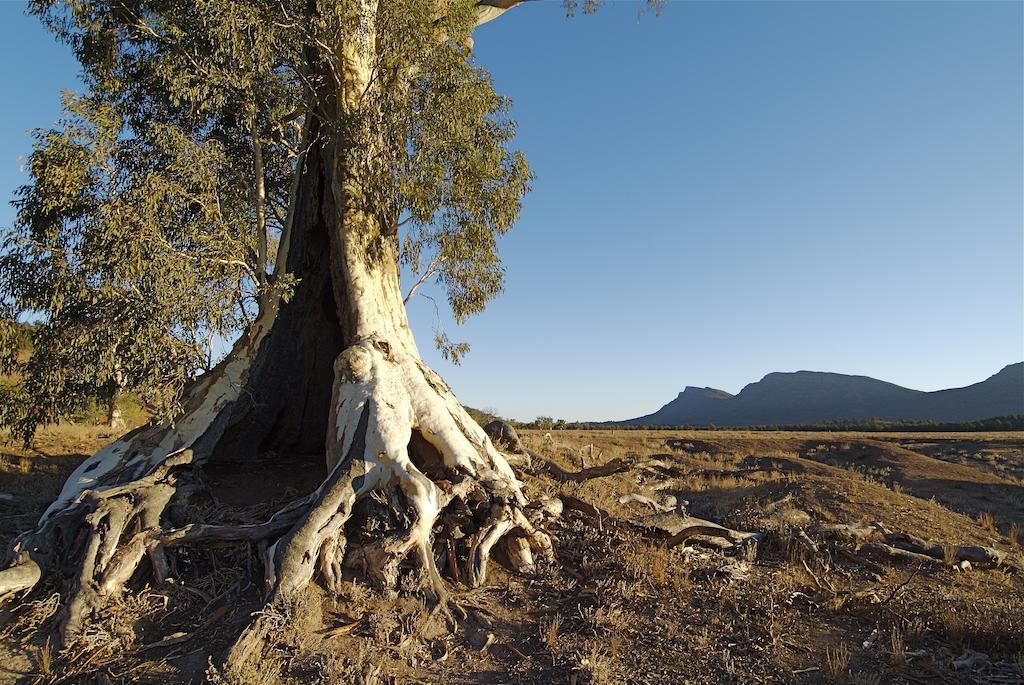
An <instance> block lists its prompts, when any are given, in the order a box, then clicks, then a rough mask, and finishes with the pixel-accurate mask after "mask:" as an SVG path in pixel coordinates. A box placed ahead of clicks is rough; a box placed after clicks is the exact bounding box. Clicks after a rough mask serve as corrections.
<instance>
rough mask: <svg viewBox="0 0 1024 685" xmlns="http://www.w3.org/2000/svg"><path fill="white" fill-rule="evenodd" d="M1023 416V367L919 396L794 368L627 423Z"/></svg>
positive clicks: (685, 396)
mask: <svg viewBox="0 0 1024 685" xmlns="http://www.w3.org/2000/svg"><path fill="white" fill-rule="evenodd" d="M1016 414H1024V362H1019V363H1017V364H1010V365H1009V366H1007V367H1006V368H1004V369H1003V370H1002V371H1000V372H999V373H997V374H995V375H994V376H991V377H990V378H988V379H986V380H984V381H981V382H980V383H975V384H974V385H968V386H967V387H964V388H952V389H949V390H937V391H935V392H923V391H921V390H911V389H910V388H904V387H901V386H899V385H895V384H893V383H887V382H885V381H880V380H877V379H875V378H869V377H867V376H848V375H845V374H841V373H824V372H820V371H796V372H793V373H770V374H768V375H767V376H765V377H764V378H762V379H761V380H759V381H758V382H756V383H751V384H749V385H747V386H746V387H744V388H743V390H741V391H740V392H739V394H737V395H730V394H729V393H727V392H725V391H724V390H716V389H714V388H695V387H692V386H688V387H687V388H686V389H685V390H683V392H681V393H679V395H678V396H677V397H676V398H675V399H674V400H672V401H671V402H669V403H668V404H666V405H665V406H664V407H662V408H661V409H659V410H658V411H656V412H654V413H653V414H648V415H647V416H641V417H638V418H635V419H628V420H626V421H617V422H615V423H618V424H622V425H630V426H644V425H647V426H707V425H715V426H766V425H800V424H815V423H823V422H826V421H837V420H858V419H875V418H877V419H883V420H887V421H901V420H913V421H938V422H954V421H976V420H979V419H987V418H991V417H994V416H1009V415H1016Z"/></svg>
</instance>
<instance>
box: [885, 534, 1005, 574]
mask: <svg viewBox="0 0 1024 685" xmlns="http://www.w3.org/2000/svg"><path fill="white" fill-rule="evenodd" d="M885 541H886V542H887V543H888V544H890V545H892V546H893V547H899V548H900V549H905V550H907V551H908V552H914V553H916V554H924V555H925V556H929V557H932V558H934V559H943V560H944V559H945V558H946V546H945V545H941V544H939V543H937V542H928V541H927V540H922V539H921V538H919V537H915V536H913V535H909V534H907V533H890V534H888V535H886V536H885ZM951 552H952V557H953V558H954V559H955V560H956V561H969V562H971V563H972V564H981V565H985V566H1000V565H1002V564H1004V563H1005V555H1004V554H1003V553H1002V552H1000V551H999V550H997V549H992V548H991V547H981V546H976V545H957V546H953V547H952V548H951Z"/></svg>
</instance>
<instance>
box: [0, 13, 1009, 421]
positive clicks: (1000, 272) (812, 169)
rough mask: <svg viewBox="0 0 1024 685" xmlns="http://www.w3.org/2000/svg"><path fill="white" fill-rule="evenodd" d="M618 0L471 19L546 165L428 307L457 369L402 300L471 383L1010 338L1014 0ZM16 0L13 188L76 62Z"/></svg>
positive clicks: (866, 363) (665, 371) (1, 211)
mask: <svg viewBox="0 0 1024 685" xmlns="http://www.w3.org/2000/svg"><path fill="white" fill-rule="evenodd" d="M637 7H638V5H637V4H636V3H632V2H619V3H608V4H606V6H605V8H604V9H603V10H602V11H601V12H599V13H598V14H597V15H595V16H588V17H576V18H574V19H572V20H571V21H566V20H565V19H564V18H563V13H562V11H561V9H560V6H559V3H558V2H536V3H529V4H528V5H526V6H524V7H521V8H518V9H516V10H514V11H511V12H508V13H506V15H505V16H504V17H502V18H501V19H499V20H498V21H495V22H493V23H492V24H489V25H486V26H484V27H482V28H481V29H480V30H478V32H477V35H476V54H477V57H478V59H479V60H480V62H481V63H482V64H483V65H484V66H486V67H487V68H488V69H490V70H491V72H492V73H493V75H494V80H495V83H496V86H497V89H498V90H499V92H502V93H504V94H506V95H509V96H510V97H512V98H513V100H514V101H515V108H514V114H515V117H516V119H517V120H518V122H519V136H518V139H517V141H518V142H517V144H518V146H519V147H520V148H521V149H522V150H524V151H525V152H526V154H527V156H528V157H529V159H530V162H531V165H532V166H533V168H534V170H535V172H536V173H537V180H536V183H535V189H534V191H533V192H532V193H531V194H530V195H529V196H528V197H527V198H526V201H525V206H524V211H523V215H522V218H521V221H520V222H519V224H518V225H517V226H516V228H515V229H514V230H513V231H512V232H511V233H510V234H509V235H508V237H507V238H506V239H505V240H504V241H503V245H502V248H503V255H504V258H505V261H506V265H507V268H508V279H507V283H506V292H505V294H503V295H502V296H501V297H500V298H499V299H497V300H496V301H494V302H493V303H492V304H491V305H490V306H489V307H488V309H487V311H485V312H484V313H483V314H481V315H479V316H476V317H474V318H473V319H471V320H470V322H468V323H467V324H466V325H465V326H462V327H457V326H454V325H453V324H451V323H447V324H446V330H447V332H448V334H449V336H450V337H452V338H454V339H464V340H467V341H469V342H470V343H472V345H473V350H472V352H471V353H470V355H469V356H468V357H467V359H466V360H465V361H464V362H463V365H462V366H461V367H452V366H451V365H449V364H447V363H446V362H444V361H443V360H441V359H440V358H439V356H438V355H437V354H435V353H434V352H433V350H431V349H430V339H431V337H432V334H431V327H432V323H433V319H434V308H433V305H432V304H431V303H430V301H428V300H426V299H425V298H416V300H415V301H414V302H413V304H412V306H411V317H412V322H413V327H414V329H415V330H416V332H417V336H418V339H419V340H420V346H421V348H422V350H423V352H424V354H425V357H426V359H427V361H428V363H431V364H432V365H433V366H435V368H438V370H439V371H440V372H441V373H442V375H444V376H445V377H446V378H447V379H448V381H449V382H450V383H451V384H452V386H453V387H454V388H455V390H456V392H457V393H458V394H459V395H460V397H461V398H462V400H463V401H464V402H466V403H467V404H471V405H474V406H479V407H494V408H496V409H498V410H499V411H500V412H502V413H503V414H505V415H507V416H512V417H516V418H521V419H527V418H532V417H534V416H537V415H551V416H555V417H562V418H566V419H593V420H598V419H613V418H626V417H632V416H638V415H641V414H645V413H649V412H651V411H653V410H655V409H657V408H658V407H659V406H660V405H662V404H664V403H665V402H667V401H668V400H670V399H671V398H672V397H674V396H675V394H676V393H677V392H679V391H680V390H681V389H682V388H683V386H685V385H698V386H705V385H710V386H714V387H718V388H722V389H724V390H728V391H730V392H736V391H738V390H739V389H740V388H741V387H742V386H743V385H744V384H745V383H747V382H751V381H755V380H757V379H759V378H760V377H761V376H763V375H764V374H766V373H768V372H771V371H794V370H799V369H812V370H821V371H836V372H840V373H853V374H864V375H870V376H874V377H877V378H881V379H884V380H888V381H892V382H895V383H899V384H901V385H905V386H908V387H912V388H917V389H921V390H935V389H939V388H945V387H954V386H961V385H967V384H970V383H973V382H976V381H979V380H982V379H984V378H986V377H987V376H989V375H991V374H992V373H995V372H996V371H998V370H999V369H1000V368H1002V367H1003V366H1004V365H1006V364H1008V363H1012V362H1015V361H1020V360H1021V359H1024V190H1022V189H1024V137H1022V121H1024V92H1022V88H1024V86H1022V84H1024V68H1022V63H1024V59H1022V54H1024V37H1022V26H1024V4H1022V3H1019V2H1005V3H997V2H963V3H957V2H845V3H843V2H792V3H782V2H756V3H740V2H719V3H696V2H669V3H667V6H666V8H665V10H664V11H663V13H662V16H661V17H660V18H655V17H654V16H650V15H648V16H643V17H639V18H638V12H637ZM21 10H22V5H21V3H14V2H0V56H2V57H3V64H4V65H5V66H4V68H3V69H2V70H0V86H2V92H4V93H6V94H7V97H6V98H5V100H6V102H5V104H4V107H3V108H2V109H0V195H2V196H3V197H5V198H7V197H10V196H11V193H12V190H13V188H15V187H16V186H17V185H19V184H20V183H23V182H24V179H25V177H24V175H23V174H21V173H20V172H19V155H25V154H26V153H27V152H28V151H29V149H30V139H29V138H28V136H27V133H26V132H27V130H28V129H30V128H32V127H34V126H43V125H48V124H50V123H52V122H53V121H54V120H55V119H56V117H57V115H58V92H59V91H60V89H61V88H64V87H73V86H74V85H75V83H76V67H75V64H74V62H73V61H72V60H71V58H70V56H69V55H68V53H67V51H66V49H65V48H63V47H61V46H59V45H57V44H56V43H55V42H54V41H53V40H52V39H51V38H50V37H49V36H48V35H47V34H46V33H45V32H44V31H43V30H42V29H41V28H39V27H38V26H37V25H36V23H35V21H34V20H32V19H30V18H26V17H23V16H22V15H21ZM10 218H11V212H10V210H9V209H8V208H7V207H0V225H7V224H9V222H10ZM427 292H428V293H429V292H430V290H429V289H427ZM433 294H435V295H441V294H440V293H438V292H436V290H435V291H434V293H433ZM440 299H441V301H442V302H443V295H441V298H440ZM442 319H445V317H444V312H443V311H442Z"/></svg>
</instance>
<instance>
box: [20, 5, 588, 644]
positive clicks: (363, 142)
mask: <svg viewBox="0 0 1024 685" xmlns="http://www.w3.org/2000/svg"><path fill="white" fill-rule="evenodd" d="M520 4H524V3H522V2H516V1H513V0H480V1H476V0H435V1H432V2H425V1H424V0H335V1H325V0H257V1H255V2H251V1H248V0H247V1H246V2H232V1H231V0H209V1H207V2H198V3H197V2H193V1H192V0H187V1H186V0H67V1H66V2H63V3H58V2H53V1H52V0H36V1H35V2H32V3H30V9H31V11H32V12H33V13H34V14H37V15H38V16H39V17H41V18H42V20H43V21H44V22H46V23H47V25H48V26H50V27H51V28H52V29H53V30H54V31H55V32H56V33H57V35H58V36H59V37H61V38H62V39H63V40H64V41H66V42H67V43H68V44H69V45H71V47H72V48H73V49H74V50H75V53H76V55H77V56H78V58H79V60H80V62H81V64H82V67H83V73H84V77H85V82H86V86H87V92H86V94H85V95H84V96H83V97H84V98H85V99H86V100H88V101H90V102H92V103H93V104H94V105H95V106H96V107H100V106H101V105H102V107H105V108H108V109H110V110H113V111H115V112H116V113H117V121H118V122H119V124H118V125H119V126H120V127H121V128H120V129H119V130H118V132H117V135H116V136H113V138H112V140H115V141H121V142H122V143H125V142H133V141H139V140H144V139H146V137H147V136H150V135H151V134H152V130H153V126H154V122H155V123H158V124H159V125H160V127H161V129H160V130H161V131H165V130H166V131H172V132H173V134H174V136H178V137H179V138H180V139H181V141H183V142H182V145H191V146H194V147H196V148H197V149H206V147H208V146H210V145H218V146H220V147H219V149H221V150H230V151H233V153H232V154H230V155H227V157H226V159H225V161H224V162H223V163H224V170H222V171H221V172H218V173H220V174H221V181H223V182H224V184H225V187H228V186H230V185H231V184H230V183H229V181H230V179H237V178H238V177H239V176H242V177H247V178H251V179H252V180H253V184H252V193H251V195H252V198H253V200H254V201H253V204H252V207H251V208H250V209H251V211H249V213H248V214H247V216H249V217H250V218H251V221H252V224H253V226H254V230H255V235H256V240H255V243H256V247H255V250H254V252H255V258H254V260H252V261H253V265H252V266H250V267H248V273H249V276H250V279H249V280H250V285H251V286H252V288H253V291H254V292H255V300H256V311H255V316H254V317H253V321H252V322H251V323H250V324H249V325H248V326H247V327H246V328H245V329H244V331H243V332H242V334H241V335H240V337H239V338H238V340H237V342H236V343H235V344H234V346H233V348H232V349H231V351H230V353H229V354H228V355H227V356H226V358H224V359H223V361H221V362H220V363H219V364H218V365H217V366H216V367H215V368H213V369H212V370H211V371H209V372H207V373H205V374H203V375H201V376H199V377H198V378H197V379H196V380H195V381H193V382H191V383H190V384H188V385H187V386H186V387H185V389H184V390H183V392H182V393H181V396H180V399H179V401H178V402H177V404H176V407H177V409H176V413H175V415H174V416H173V417H171V418H169V419H168V420H164V421H160V422H154V423H152V424H150V425H147V426H144V427H142V428H140V429H138V430H135V431H133V432H131V433H129V434H127V435H125V436H124V437H122V438H121V439H119V440H117V441H115V442H114V443H112V444H111V445H109V446H108V447H106V448H104V449H102V450H101V451H100V452H98V453H97V454H95V455H93V456H92V457H90V458H88V459H86V460H85V461H84V462H83V463H82V464H81V466H80V467H79V468H78V469H77V470H75V472H74V473H73V474H72V475H71V476H70V477H69V478H68V480H67V483H66V484H65V486H64V488H63V490H62V491H61V493H60V495H59V496H58V497H57V499H56V500H55V501H54V502H53V504H52V505H51V506H50V507H49V508H48V509H47V510H46V512H45V513H44V514H43V516H42V518H41V520H40V521H39V524H38V526H37V527H36V528H35V529H34V530H32V531H30V532H27V533H25V534H23V535H22V536H20V537H19V538H18V539H17V540H16V541H15V543H14V545H13V548H12V560H11V563H10V565H9V567H8V568H7V569H6V570H4V571H2V572H0V595H3V596H7V597H11V596H14V595H15V594H16V593H24V592H25V591H26V590H30V589H31V588H33V587H34V586H35V585H37V584H38V583H39V582H40V580H41V579H43V578H45V577H47V576H52V577H54V578H57V579H58V582H59V583H61V585H62V602H63V612H62V631H63V634H64V636H65V637H66V638H67V637H70V636H73V635H75V634H76V633H77V632H79V631H80V630H81V629H82V628H83V626H84V625H85V624H86V623H87V622H88V621H89V620H90V617H91V616H92V615H93V614H94V612H95V611H97V610H98V609H99V608H101V607H102V606H103V605H104V603H106V602H108V601H109V600H110V599H111V598H112V597H115V596H117V595H118V594H119V593H122V592H123V591H124V590H125V588H126V586H127V585H128V584H129V582H130V581H131V580H132V579H133V577H138V576H139V575H140V574H142V575H148V574H151V577H153V578H155V579H156V580H157V581H160V580H162V579H164V578H166V577H168V576H169V575H171V574H173V572H174V569H175V562H174V555H175V554H176V553H177V550H179V549H181V548H183V547H196V546H203V545H213V544H222V543H225V542H232V541H248V542H252V543H254V547H255V548H257V549H259V550H261V557H262V559H261V561H262V564H263V568H264V577H265V592H266V597H267V601H271V602H274V601H286V600H288V599H289V598H291V597H294V595H295V593H297V592H299V591H300V590H301V589H302V588H303V587H304V586H305V585H306V584H307V583H309V582H310V581H311V580H312V579H314V577H316V578H318V579H319V580H320V582H322V583H323V585H324V587H325V588H327V589H328V590H332V589H336V588H337V587H338V583H339V582H340V580H341V577H342V573H343V569H345V568H358V569H360V570H361V571H362V572H363V573H365V574H366V576H367V577H368V579H369V580H370V581H372V582H373V583H375V584H376V585H378V586H380V587H384V588H388V587H393V586H394V584H395V582H396V579H397V576H398V573H399V567H400V565H401V564H403V563H404V564H410V563H412V564H416V565H418V567H419V568H420V569H421V570H422V576H423V578H424V579H425V581H426V582H427V584H428V587H429V588H430V589H431V590H432V591H433V594H434V595H435V596H436V597H437V599H438V600H439V601H441V602H443V601H444V599H445V597H446V596H447V592H446V587H448V581H446V580H444V579H443V577H444V576H447V577H448V578H449V579H457V580H459V581H460V582H465V583H467V584H470V585H478V584H480V583H482V582H483V581H484V578H485V574H486V572H487V565H488V560H489V557H490V555H491V552H492V550H495V549H502V550H503V552H504V555H505V558H507V559H508V561H509V564H510V566H511V567H513V569H515V570H526V569H529V568H530V567H531V565H532V564H533V559H534V555H536V554H550V552H551V544H550V540H549V539H548V537H547V535H546V534H545V533H544V532H543V530H542V529H541V528H540V526H539V525H537V522H538V520H540V516H539V514H538V512H540V510H542V509H543V508H544V507H542V506H538V505H537V504H534V505H530V504H529V503H528V499H527V497H526V495H525V493H524V490H523V485H522V483H521V482H520V481H519V480H518V479H517V477H516V475H515V473H514V472H513V470H512V468H511V467H510V465H509V461H508V460H507V459H506V457H505V456H504V455H503V454H502V453H500V452H499V451H498V450H496V448H495V446H494V445H493V444H492V442H491V441H490V440H489V439H488V437H487V435H486V434H485V433H484V431H483V430H482V429H481V428H480V427H479V426H478V425H477V424H476V423H475V422H474V421H473V419H472V418H470V417H469V416H468V415H467V413H466V412H465V410H464V409H463V407H462V406H461V405H460V403H459V402H458V400H457V399H456V397H455V395H454V394H453V393H452V391H451V390H450V389H449V388H448V386H447V385H446V384H445V383H444V381H443V380H442V379H441V378H440V377H439V376H438V375H437V374H436V373H435V372H434V371H432V370H431V369H429V368H428V367H427V366H426V365H425V364H424V363H423V361H422V360H421V358H420V354H419V352H418V351H417V347H416V343H415V341H414V340H413V335H412V333H411V331H410V328H409V323H408V320H407V318H406V310H405V305H404V302H403V293H402V291H401V289H400V283H399V271H400V268H399V267H400V264H402V263H403V262H404V263H406V264H407V265H408V266H409V267H411V269H412V270H413V271H414V272H419V273H424V274H425V275H426V276H428V277H436V278H437V280H438V281H439V282H441V283H442V284H443V285H444V286H446V287H447V291H448V295H449V302H450V304H451V307H452V310H453V313H454V316H455V317H456V318H457V319H461V318H463V317H465V316H467V315H469V314H472V313H473V312H475V311H478V310H479V309H481V308H482V307H483V306H484V304H485V303H486V302H487V300H488V299H489V298H491V297H492V296H493V295H495V294H496V293H497V292H498V291H499V290H500V288H501V282H502V273H503V272H502V267H501V263H500V261H499V259H498V257H497V253H496V238H497V237H498V236H500V235H501V234H502V233H504V232H505V231H506V230H507V229H508V228H509V227H510V226H511V225H512V223H513V222H514V221H515V219H516V217H517V214H518V211H519V203H520V198H521V197H522V196H523V194H524V193H525V192H526V190H527V187H528V184H529V181H530V172H529V170H528V168H527V166H526V163H525V160H524V159H523V158H522V156H521V155H519V154H518V153H516V152H514V151H511V150H510V149H509V147H508V145H509V142H510V140H511V137H512V135H513V133H514V131H513V126H512V124H511V122H510V121H509V119H508V118H507V116H506V115H507V103H506V101H505V100H504V99H503V98H501V97H499V96H497V95H496V94H495V93H494V91H493V90H492V87H491V84H490V81H489V79H488V77H487V75H486V73H485V72H484V71H482V70H481V69H480V68H479V67H478V66H476V65H475V64H474V62H473V60H472V55H471V48H472V39H471V36H472V32H473V30H474V28H476V27H477V26H478V25H480V24H482V23H485V22H488V21H491V20H494V19H497V18H499V17H500V16H501V15H502V14H503V13H505V12H506V11H508V10H510V9H512V8H514V7H515V6H517V5H520ZM568 8H569V10H570V11H572V9H574V6H573V4H569V5H568ZM593 8H594V3H584V4H583V5H582V6H581V7H580V9H584V10H589V9H593ZM175 139H177V138H175ZM146 149H148V148H146V147H145V146H139V147H138V150H139V152H137V153H133V156H138V155H145V154H146V153H145V150H146ZM202 161H203V160H202V159H201V158H199V159H198V160H197V163H199V164H201V163H202ZM271 168H273V169H277V170H278V171H277V172H273V173H272V172H271V170H270V169H271ZM282 168H284V169H285V172H284V173H280V169H282ZM240 170H241V171H240ZM247 170H248V171H247ZM206 172H208V170H206ZM249 172H251V173H249ZM247 173H249V175H248V176H246V174H247ZM185 195H186V196H187V195H188V194H187V193H185ZM224 195H225V197H224V198H220V199H224V200H226V199H227V195H228V194H227V193H225V194H224ZM230 196H231V197H233V198H236V199H237V197H238V194H237V192H236V193H232V194H230ZM220 199H219V198H218V197H217V193H216V192H214V193H212V194H209V195H208V196H204V197H197V198H195V199H194V203H193V205H194V206H192V205H189V203H188V202H185V205H186V210H187V211H184V212H183V213H180V215H181V218H180V220H181V221H183V222H188V221H190V220H193V219H190V218H189V217H190V216H193V217H194V216H200V215H201V216H205V217H209V216H210V211H211V210H210V207H209V205H210V204H211V203H217V202H219V201H220ZM143 202H144V201H143ZM151 204H152V203H151ZM189 206H191V207H192V209H191V210H188V207H189ZM217 209H218V211H221V208H220V207H218V208H217ZM50 210H51V211H50V213H49V214H48V215H47V216H48V219H47V220H48V221H51V222H55V223H56V224H61V222H62V221H63V219H62V218H61V216H60V211H61V210H60V207H51V208H50ZM190 211H191V212H192V214H190ZM223 211H225V212H226V211H227V210H223ZM243 214H245V213H244V212H243ZM218 216H220V215H219V214H215V219H216V217H218ZM214 222H215V220H214ZM275 222H276V223H275ZM271 224H274V225H276V226H277V227H278V228H279V230H278V231H273V230H271V228H270V225H271ZM126 239H127V238H126ZM186 242H187V241H186ZM275 243H276V246H275ZM111 273H113V274H114V276H113V277H112V278H115V280H116V278H117V273H118V272H117V270H116V268H112V270H111ZM125 278H127V277H125ZM124 335H125V336H131V335H132V331H131V330H125V331H124ZM267 460H290V461H289V462H288V463H289V464H291V465H292V466H291V468H292V469H293V470H299V471H303V472H305V474H306V475H307V476H309V475H310V474H312V475H313V481H314V482H318V483H319V484H318V485H317V486H316V487H315V488H313V489H312V490H311V491H308V492H307V493H306V494H301V495H300V496H298V497H296V498H293V499H291V500H290V501H288V502H287V503H286V504H285V505H283V506H282V507H281V508H280V509H279V510H278V511H277V512H276V513H274V514H273V515H272V516H269V517H268V518H267V519H266V520H264V521H263V522H260V523H247V524H225V523H210V522H208V521H203V520H201V519H198V518H197V517H195V516H191V517H190V516H188V515H187V513H183V512H189V511H196V508H195V507H192V508H190V507H187V506H183V503H185V502H188V501H194V500H195V498H202V497H205V496H208V488H207V487H206V483H207V481H206V479H205V478H204V472H207V471H209V470H211V469H217V470H218V473H219V474H220V475H221V478H222V479H224V478H228V479H230V477H231V474H233V473H244V472H246V471H251V470H253V469H255V468H256V465H257V464H259V463H265V462H266V461H267ZM225 474H226V475H225ZM371 495H373V496H372V497H371ZM374 518H376V519H377V522H376V523H377V524H379V525H366V524H367V519H374ZM371 523H373V522H372V521H371Z"/></svg>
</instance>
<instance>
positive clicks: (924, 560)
mask: <svg viewBox="0 0 1024 685" xmlns="http://www.w3.org/2000/svg"><path fill="white" fill-rule="evenodd" d="M857 552H859V553H861V554H866V555H867V556H869V557H874V558H876V559H877V558H885V559H886V560H889V561H902V562H909V563H914V564H921V565H924V566H933V567H934V566H942V563H943V562H942V560H941V559H936V558H934V557H930V556H928V555H926V554H918V553H917V552H910V551H907V550H905V549H900V548H898V547H893V546H891V545H887V544H885V543H883V542H865V543H862V544H860V545H858V546H857Z"/></svg>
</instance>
